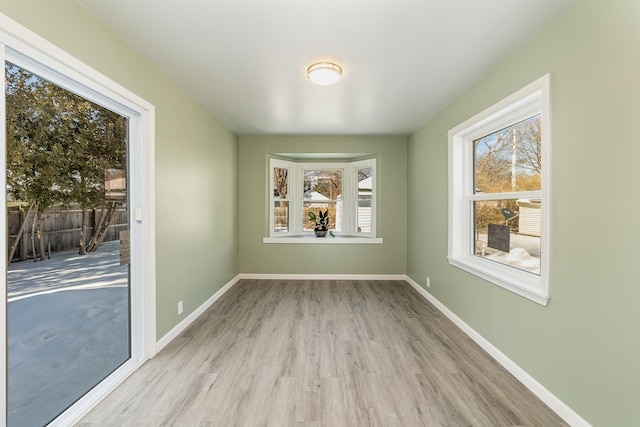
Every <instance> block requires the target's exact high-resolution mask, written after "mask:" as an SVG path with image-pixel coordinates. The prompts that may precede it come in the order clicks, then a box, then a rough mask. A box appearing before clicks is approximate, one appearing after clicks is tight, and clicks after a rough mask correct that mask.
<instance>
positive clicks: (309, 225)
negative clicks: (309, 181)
mask: <svg viewBox="0 0 640 427" xmlns="http://www.w3.org/2000/svg"><path fill="white" fill-rule="evenodd" d="M320 211H322V212H325V211H329V230H335V231H342V201H341V200H339V201H337V202H315V201H305V202H304V203H303V207H302V214H303V217H302V230H303V231H313V230H314V228H315V223H314V222H313V221H311V219H309V212H313V213H314V214H315V215H316V217H317V216H319V215H318V212H320Z"/></svg>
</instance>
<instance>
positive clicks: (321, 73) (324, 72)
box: [307, 62, 342, 86]
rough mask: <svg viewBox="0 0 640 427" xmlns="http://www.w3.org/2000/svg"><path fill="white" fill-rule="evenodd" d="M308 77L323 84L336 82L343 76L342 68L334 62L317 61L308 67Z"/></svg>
mask: <svg viewBox="0 0 640 427" xmlns="http://www.w3.org/2000/svg"><path fill="white" fill-rule="evenodd" d="M307 78H308V79H309V81H311V83H315V84H317V85H321V86H330V85H333V84H336V83H338V82H339V81H340V79H341V78H342V68H340V66H339V65H338V64H334V63H333V62H317V63H315V64H313V65H309V68H307Z"/></svg>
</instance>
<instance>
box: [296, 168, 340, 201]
mask: <svg viewBox="0 0 640 427" xmlns="http://www.w3.org/2000/svg"><path fill="white" fill-rule="evenodd" d="M303 194H304V196H303V197H304V200H305V201H308V200H313V201H329V200H338V199H340V198H341V196H342V170H305V171H304V189H303Z"/></svg>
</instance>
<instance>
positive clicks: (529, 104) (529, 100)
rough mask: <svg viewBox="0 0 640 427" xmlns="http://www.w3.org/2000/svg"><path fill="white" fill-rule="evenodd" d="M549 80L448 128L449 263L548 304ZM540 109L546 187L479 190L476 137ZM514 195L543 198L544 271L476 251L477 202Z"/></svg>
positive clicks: (541, 259)
mask: <svg viewBox="0 0 640 427" xmlns="http://www.w3.org/2000/svg"><path fill="white" fill-rule="evenodd" d="M550 80H551V77H550V75H549V74H547V75H545V76H543V77H541V78H539V79H538V80H536V81H534V82H533V83H531V84H529V85H527V86H526V87H524V88H522V89H521V90H519V91H517V92H516V93H514V94H512V95H510V96H508V97H507V98H505V99H503V100H502V101H500V102H498V103H497V104H495V105H493V106H491V107H489V108H487V109H486V110H484V111H482V112H481V113H479V114H477V115H475V116H474V117H472V118H470V119H469V120H466V121H465V122H463V123H461V124H460V125H458V126H456V127H455V128H453V129H451V130H450V131H449V251H448V260H449V263H450V264H451V265H453V266H456V267H458V268H461V269H463V270H465V271H467V272H469V273H472V274H475V275H476V276H479V277H481V278H483V279H485V280H488V281H490V282H492V283H494V284H496V285H498V286H501V287H502V288H505V289H508V290H510V291H512V292H514V293H516V294H518V295H521V296H523V297H525V298H528V299H530V300H532V301H535V302H537V303H538V304H541V305H544V306H546V305H547V303H548V301H549V298H550V296H549V259H550V256H549V248H550V236H551V233H550V212H551V206H550V201H551V200H550V197H549V193H550V182H551V155H550V153H551V102H550V93H549V92H550ZM537 114H540V120H541V132H542V135H541V144H542V147H541V150H542V170H541V180H542V186H541V189H540V190H539V191H522V192H513V193H489V194H474V193H475V192H474V159H473V147H474V143H473V142H474V141H475V140H477V139H478V138H481V137H484V136H486V135H489V134H491V133H493V132H495V131H498V130H500V129H503V128H505V127H508V126H510V125H512V124H515V123H518V122H520V121H522V120H525V119H527V118H529V117H532V116H534V115H537ZM513 198H539V199H541V200H542V204H541V224H540V227H541V234H540V245H541V247H540V250H541V255H540V274H539V275H537V274H534V273H530V272H527V271H524V270H520V269H517V268H514V267H510V266H508V265H505V264H501V263H497V262H494V261H491V260H487V259H485V258H482V257H479V256H476V255H475V254H474V247H475V239H474V237H473V236H474V212H473V202H474V201H480V200H495V199H513Z"/></svg>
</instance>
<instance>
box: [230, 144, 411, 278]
mask: <svg viewBox="0 0 640 427" xmlns="http://www.w3.org/2000/svg"><path fill="white" fill-rule="evenodd" d="M274 153H374V154H377V155H379V158H378V175H379V177H378V181H377V182H378V185H379V187H378V195H377V196H378V212H377V215H378V224H377V227H378V237H382V238H383V239H384V243H383V244H375V245H371V244H363V245H360V244H348V245H346V244H342V245H340V244H331V245H327V244H323V245H311V244H265V243H262V238H263V237H265V236H268V225H267V224H268V216H267V215H268V212H267V210H266V208H265V206H266V203H267V192H266V189H267V180H268V175H267V165H268V163H267V156H268V155H269V154H274ZM406 164H407V141H406V138H404V137H302V136H282V137H278V136H241V137H240V139H239V170H238V171H239V180H238V185H239V195H240V196H239V224H240V233H239V236H240V271H241V272H242V273H263V274H267V273H270V274H404V273H405V269H406V266H405V262H406V206H407V172H406Z"/></svg>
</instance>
